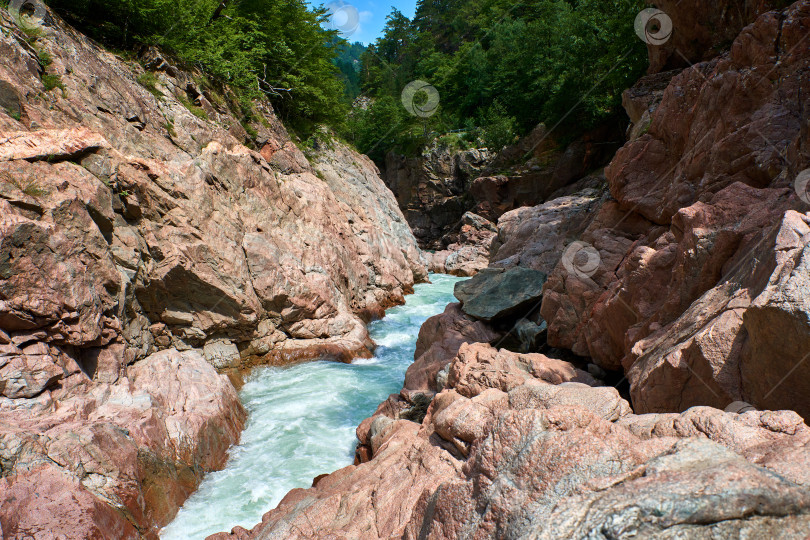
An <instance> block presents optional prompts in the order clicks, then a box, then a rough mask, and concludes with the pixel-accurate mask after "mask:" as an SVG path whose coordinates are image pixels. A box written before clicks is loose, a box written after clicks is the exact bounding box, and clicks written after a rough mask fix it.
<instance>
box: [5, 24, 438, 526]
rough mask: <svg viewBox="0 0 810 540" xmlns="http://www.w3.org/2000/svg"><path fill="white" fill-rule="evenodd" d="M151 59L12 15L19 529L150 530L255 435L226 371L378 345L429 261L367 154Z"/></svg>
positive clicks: (10, 231) (9, 183)
mask: <svg viewBox="0 0 810 540" xmlns="http://www.w3.org/2000/svg"><path fill="white" fill-rule="evenodd" d="M37 14H38V13H37ZM35 22H36V21H35ZM23 27H27V28H23ZM140 60H141V61H142V62H143V64H144V65H146V66H148V67H149V69H151V70H152V72H151V74H149V73H145V72H144V68H143V67H142V66H141V64H139V63H138V62H136V61H132V60H129V61H125V60H124V59H122V58H121V57H119V56H116V55H114V54H112V53H110V52H107V51H105V50H102V49H101V48H100V47H99V46H97V45H96V44H94V43H92V42H91V41H90V40H88V39H87V38H85V37H83V36H82V35H80V34H78V33H77V32H75V31H74V30H72V29H71V28H69V27H67V26H66V25H65V24H64V23H63V22H61V21H60V20H59V19H58V18H57V17H55V16H54V15H53V14H51V13H49V12H44V19H42V20H41V21H39V22H37V23H36V24H33V25H30V24H29V23H25V22H24V21H20V20H13V19H12V18H11V17H10V16H9V15H8V14H7V13H6V11H5V10H3V11H2V12H0V105H2V107H0V132H1V133H0V476H2V478H1V479H0V508H2V509H1V510H0V524H2V531H3V534H4V535H5V536H4V537H6V538H18V537H25V536H26V535H30V534H34V533H35V531H37V530H49V531H52V532H53V533H54V534H57V533H60V532H62V533H64V534H66V535H67V536H69V537H96V536H103V537H115V538H124V537H134V536H136V535H137V534H144V535H147V536H154V534H155V531H156V530H157V528H158V527H160V526H161V525H163V524H165V523H166V522H167V521H168V520H170V519H171V517H172V516H173V515H174V513H175V512H176V509H177V507H178V505H179V504H181V503H182V501H183V500H184V499H185V497H187V496H188V494H189V493H190V491H191V490H193V489H194V487H195V486H196V484H197V483H198V482H199V480H200V479H201V477H202V475H203V474H204V473H205V471H207V470H211V469H212V468H216V467H219V466H221V465H222V462H223V460H224V458H225V450H227V448H228V446H229V445H230V444H232V443H234V442H235V441H237V440H238V437H239V432H240V429H241V426H242V424H243V422H244V416H245V415H244V411H243V410H242V408H241V406H240V405H239V402H238V399H237V396H236V393H235V390H234V388H233V386H232V385H231V383H230V382H229V381H228V379H227V377H225V375H218V374H217V372H216V370H215V369H214V368H218V369H220V370H223V369H231V370H233V369H237V368H244V367H248V366H250V365H254V364H260V363H284V362H291V361H300V360H305V359H309V358H315V357H318V358H320V357H329V358H333V359H336V360H344V361H345V360H349V359H351V358H352V357H354V356H357V355H368V354H370V351H369V348H370V347H371V341H370V339H369V338H368V334H367V332H366V329H365V324H364V322H365V321H368V320H369V319H371V318H373V317H376V316H379V315H381V314H382V313H383V310H384V309H385V308H387V307H389V306H392V305H395V304H397V303H400V302H402V300H403V295H404V294H406V293H408V292H409V291H410V290H411V288H412V286H413V284H414V283H415V282H417V281H420V280H422V279H424V278H425V275H426V274H425V267H424V264H423V263H422V260H421V252H420V251H419V249H418V247H417V245H416V241H415V239H414V237H413V235H412V234H411V233H410V230H409V228H408V226H407V224H406V222H405V220H404V218H403V216H402V214H401V212H400V211H399V209H398V207H397V204H396V200H395V199H394V197H393V195H392V194H391V193H390V192H389V191H388V190H387V188H386V187H385V186H384V184H383V182H382V181H381V180H380V178H379V176H378V171H377V169H376V167H375V166H374V165H373V163H371V162H370V161H369V160H368V159H367V158H365V157H364V156H360V155H358V154H356V153H355V152H353V151H352V150H350V149H349V148H347V147H345V146H343V145H342V144H341V143H338V142H335V143H333V144H331V145H328V146H324V147H322V148H319V149H316V150H314V151H313V152H312V155H311V159H312V161H311V162H310V161H309V160H308V159H307V157H306V156H305V155H304V154H303V153H302V152H301V151H300V150H299V149H298V148H297V146H296V145H295V144H294V143H293V142H292V141H291V139H290V138H289V136H288V135H287V133H286V131H285V129H284V127H283V126H282V125H281V123H280V122H279V120H278V119H277V118H276V117H275V116H274V115H273V112H272V110H271V108H270V107H269V105H268V104H267V103H254V104H253V105H252V107H253V111H252V112H249V114H248V116H245V115H244V114H243V112H242V111H238V110H236V109H233V108H232V106H230V105H229V102H228V101H227V100H225V99H223V98H222V96H221V95H218V94H217V93H216V92H215V91H214V90H212V88H210V87H208V86H206V84H204V81H203V80H202V79H201V78H200V74H198V73H194V72H187V71H183V70H182V69H180V68H179V67H177V66H173V65H172V64H171V63H170V62H169V61H168V60H167V59H166V58H164V57H162V56H161V55H160V54H159V53H158V52H157V51H154V50H150V51H145V52H144V54H143V55H142V56H141V59H140ZM243 126H246V128H247V129H245V128H243ZM248 132H250V133H251V134H248Z"/></svg>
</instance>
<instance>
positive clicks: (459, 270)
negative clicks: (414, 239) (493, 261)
mask: <svg viewBox="0 0 810 540" xmlns="http://www.w3.org/2000/svg"><path fill="white" fill-rule="evenodd" d="M497 232H498V229H497V227H496V226H495V224H494V223H492V222H491V221H489V220H487V219H484V218H482V217H481V216H479V215H477V214H473V213H472V212H467V213H465V214H464V215H463V216H461V227H460V229H459V231H458V233H448V234H446V235H445V236H444V237H443V238H442V243H446V242H449V245H448V246H447V249H443V250H440V251H436V252H434V253H431V254H429V255H428V257H429V259H428V267H429V269H430V271H431V272H439V273H443V274H451V275H454V276H474V275H475V274H476V273H478V272H479V271H480V270H482V269H484V268H486V267H487V266H489V252H490V249H491V245H492V242H493V241H494V240H495V237H496V236H497Z"/></svg>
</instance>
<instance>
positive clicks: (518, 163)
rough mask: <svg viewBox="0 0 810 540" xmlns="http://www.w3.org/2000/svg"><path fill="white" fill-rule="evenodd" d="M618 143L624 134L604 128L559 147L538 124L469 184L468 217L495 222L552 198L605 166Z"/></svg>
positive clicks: (613, 128) (612, 128) (550, 135)
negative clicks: (470, 205)
mask: <svg viewBox="0 0 810 540" xmlns="http://www.w3.org/2000/svg"><path fill="white" fill-rule="evenodd" d="M623 142H624V134H623V133H621V131H620V130H618V129H617V128H616V127H615V126H613V125H606V126H603V127H600V128H597V129H595V130H593V131H591V132H589V133H586V134H585V135H583V136H581V137H579V138H578V139H577V140H575V141H574V142H572V143H570V144H569V145H568V146H561V145H560V143H559V142H557V141H556V139H555V138H554V137H552V134H551V133H550V132H549V131H548V129H547V128H546V126H545V125H544V124H540V125H538V126H537V127H536V128H535V129H534V130H533V131H532V132H531V133H530V134H529V135H527V136H526V137H524V138H523V139H521V140H520V141H519V142H518V143H516V144H515V145H513V146H510V147H507V148H505V149H504V150H502V151H501V152H500V153H499V154H498V155H497V156H496V157H495V158H494V159H493V160H492V162H491V163H490V164H489V167H488V168H487V170H486V171H485V172H486V173H487V174H485V175H482V176H481V177H480V178H477V179H476V180H475V181H474V182H473V184H472V186H471V187H470V194H471V195H472V197H473V199H474V201H475V206H474V207H473V211H474V212H475V213H477V214H479V215H481V216H483V217H485V218H486V219H489V220H491V221H493V222H494V221H497V220H498V219H499V218H500V217H501V216H502V215H503V214H505V213H506V212H509V211H510V210H514V209H516V208H520V207H526V206H534V205H537V204H540V203H542V202H545V201H547V200H550V199H553V198H556V196H555V194H556V193H557V192H558V191H559V190H561V189H564V188H565V187H566V186H568V185H570V184H571V183H573V182H575V181H577V180H580V179H582V178H584V177H586V176H587V175H589V174H590V173H592V172H593V171H594V170H597V169H599V168H600V167H603V166H604V165H605V164H606V163H608V162H609V161H610V158H611V157H612V156H613V154H614V153H615V151H616V150H617V149H618V148H619V147H620V146H621V145H622V143H623Z"/></svg>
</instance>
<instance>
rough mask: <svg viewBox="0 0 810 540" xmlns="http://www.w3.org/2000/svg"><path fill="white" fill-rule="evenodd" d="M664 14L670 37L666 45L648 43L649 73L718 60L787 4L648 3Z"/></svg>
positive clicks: (771, 0)
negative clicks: (753, 27)
mask: <svg viewBox="0 0 810 540" xmlns="http://www.w3.org/2000/svg"><path fill="white" fill-rule="evenodd" d="M648 3H649V4H653V5H654V6H655V7H656V8H657V9H659V10H661V11H663V12H664V13H666V15H667V16H668V17H669V19H670V20H671V22H672V30H673V31H672V33H671V35H670V37H669V39H667V41H666V43H657V42H654V43H650V44H649V45H648V46H647V50H648V51H649V57H650V68H649V72H650V73H658V72H659V71H663V70H664V69H671V68H684V67H688V66H690V65H691V64H695V63H698V62H701V61H704V60H709V59H711V58H714V57H715V56H717V55H718V54H719V53H720V52H722V51H723V50H724V49H726V48H727V47H728V44H729V43H731V42H732V41H733V40H734V39H735V38H736V37H737V36H738V35H739V34H740V31H741V30H742V29H743V28H744V27H746V26H748V25H749V24H751V23H753V22H754V21H755V20H756V19H757V17H759V16H760V15H762V14H763V13H765V12H766V11H770V10H772V9H777V8H783V7H785V6H787V5H789V4H790V3H791V2H790V1H789V0H744V1H742V2H740V1H736V0H722V1H720V2H713V3H707V2H701V1H700V0H688V1H682V0H656V1H655V2H648Z"/></svg>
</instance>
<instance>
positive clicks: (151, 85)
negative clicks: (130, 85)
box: [136, 71, 164, 99]
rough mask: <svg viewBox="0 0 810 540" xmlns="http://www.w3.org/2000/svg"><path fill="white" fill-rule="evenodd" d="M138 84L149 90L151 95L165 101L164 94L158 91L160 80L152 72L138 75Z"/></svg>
mask: <svg viewBox="0 0 810 540" xmlns="http://www.w3.org/2000/svg"><path fill="white" fill-rule="evenodd" d="M136 80H137V81H138V84H140V85H141V86H143V87H144V88H146V89H147V90H149V93H150V94H152V95H153V96H155V97H156V98H158V99H163V97H164V96H163V94H162V93H161V92H160V90H158V89H157V84H158V79H157V77H156V76H155V74H154V73H152V72H151V71H144V72H143V73H141V74H140V75H138V77H137V79H136Z"/></svg>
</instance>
